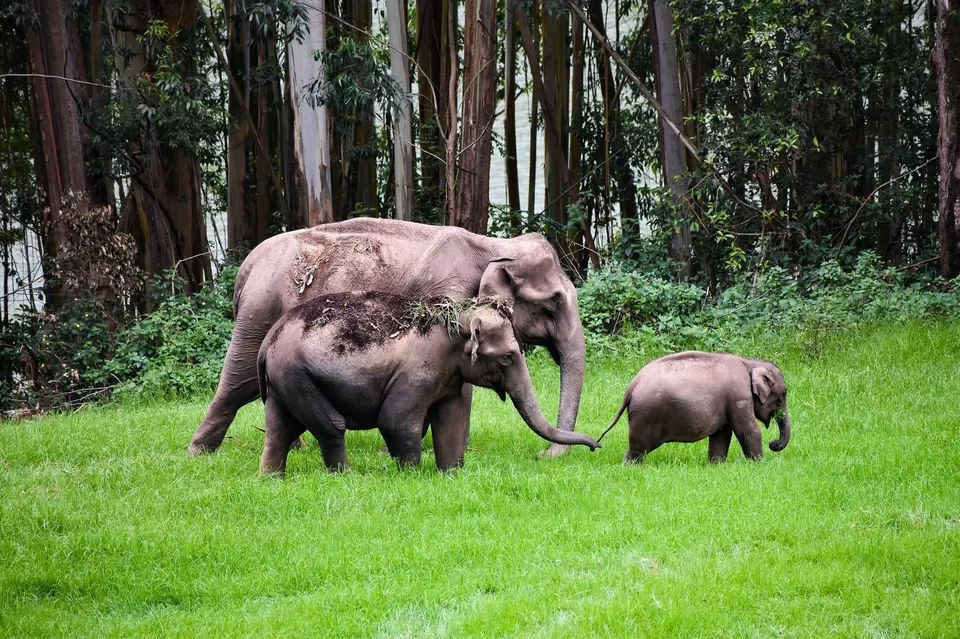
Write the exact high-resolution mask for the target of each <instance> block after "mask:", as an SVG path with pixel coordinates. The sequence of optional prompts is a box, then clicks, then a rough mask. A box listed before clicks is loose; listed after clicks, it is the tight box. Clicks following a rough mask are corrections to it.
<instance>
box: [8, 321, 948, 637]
mask: <svg viewBox="0 0 960 639" xmlns="http://www.w3.org/2000/svg"><path fill="white" fill-rule="evenodd" d="M744 354H749V355H759V356H763V355H767V356H773V357H774V358H775V359H777V360H778V363H779V364H780V365H781V366H782V368H783V370H784V373H785V375H786V377H787V383H788V385H789V386H790V407H791V414H792V417H793V424H794V436H793V440H792V441H791V443H790V446H789V447H788V448H787V449H786V450H785V451H784V452H782V453H780V454H779V455H775V454H773V453H771V452H770V451H769V449H766V450H765V456H764V459H763V461H762V462H759V463H748V462H746V461H744V460H743V457H742V454H741V451H740V448H739V445H738V444H737V443H736V441H734V443H733V445H732V446H731V455H730V461H729V462H728V463H726V464H724V465H720V466H712V465H708V464H707V462H706V442H705V441H704V442H700V443H698V444H672V445H666V446H664V447H661V448H660V449H658V450H657V451H655V452H654V453H652V454H651V455H650V457H648V459H647V461H646V462H645V463H644V464H643V465H642V466H635V467H621V466H620V458H621V456H622V455H623V452H624V449H625V446H626V437H627V427H626V421H625V420H624V422H623V423H622V424H621V425H620V426H619V427H618V428H617V429H616V430H614V431H613V432H612V433H611V434H610V435H609V436H608V437H607V438H606V439H605V440H604V442H603V444H604V445H603V448H602V449H601V450H598V451H597V452H595V453H592V454H591V453H590V452H589V451H587V450H586V449H575V450H574V451H573V452H572V453H571V454H569V455H567V456H566V457H564V458H561V459H558V460H553V461H541V460H538V459H537V454H536V453H537V451H538V450H540V449H541V448H543V447H544V446H543V444H542V443H541V442H540V441H539V440H538V439H537V438H536V437H535V436H534V435H533V434H532V433H531V432H530V431H529V430H528V429H527V428H526V427H525V426H524V425H523V424H522V422H521V421H520V419H519V417H518V416H517V415H516V413H515V411H514V410H513V408H512V406H511V405H510V404H509V403H507V404H501V403H500V402H499V400H497V398H496V396H495V395H494V394H493V393H492V392H490V391H479V392H478V393H477V397H476V400H475V403H474V413H473V424H474V426H473V434H472V439H471V446H472V447H473V449H472V450H471V451H470V452H469V453H468V458H467V464H466V468H464V469H463V470H462V471H461V472H459V473H457V474H455V475H450V476H445V475H441V474H439V473H438V472H437V470H436V467H435V465H434V463H433V457H432V455H427V456H425V460H424V463H423V465H422V467H421V468H419V469H417V470H413V471H403V472H401V471H398V470H397V469H396V468H395V467H394V465H393V463H392V461H391V460H390V458H389V457H388V456H386V455H385V454H382V453H380V452H379V448H380V446H381V440H380V438H379V436H378V435H377V433H376V432H375V431H372V432H366V433H350V434H349V435H348V437H347V447H348V451H349V453H350V457H351V461H352V463H353V467H354V469H353V471H352V472H350V473H347V474H343V475H331V474H328V473H327V472H326V471H325V470H324V468H323V464H322V461H321V458H320V454H319V450H318V449H317V448H316V444H315V443H313V442H311V444H310V445H309V446H308V447H307V448H306V449H304V450H300V451H296V452H294V453H293V454H292V455H291V459H290V463H289V466H288V477H287V479H286V480H277V479H263V478H258V477H257V475H256V470H257V462H258V459H259V453H260V447H261V445H262V442H263V435H262V433H261V432H260V431H259V430H257V428H256V426H258V425H261V424H262V420H263V417H262V407H261V406H260V405H259V404H253V405H251V406H249V407H247V408H245V409H244V410H243V411H242V412H241V414H240V417H239V418H238V421H237V422H236V423H235V424H234V427H233V428H232V429H231V431H230V435H232V436H235V437H236V439H228V440H227V441H226V442H225V444H224V446H223V448H222V449H221V452H219V453H218V454H216V455H212V456H207V457H204V458H201V459H189V458H187V457H186V456H185V455H184V453H183V451H184V449H185V447H186V444H187V442H188V440H189V439H190V436H191V434H192V433H193V430H194V428H195V426H196V425H197V423H198V421H199V420H200V418H201V416H202V414H203V411H204V409H205V408H206V403H205V402H206V400H207V399H208V398H200V399H197V400H196V401H182V402H163V403H161V402H157V403H153V404H141V405H136V404H125V405H119V406H118V405H114V406H106V407H102V408H87V409H84V410H82V411H80V412H79V413H77V414H74V415H70V416H51V417H47V418H45V419H41V420H37V421H24V422H19V423H2V424H0V636H2V637H13V636H36V637H48V636H103V635H109V636H131V635H184V636H194V635H206V636H214V635H218V636H219V635H230V636H237V635H244V636H247V635H261V636H280V635H290V636H292V635H294V634H297V635H306V636H319V637H503V636H520V637H573V636H576V637H590V636H601V637H602V636H610V637H624V636H650V637H665V636H670V637H695V636H728V637H730V636H733V637H753V636H756V637H773V636H789V637H826V636H836V637H909V636H919V637H960V437H958V436H960V392H958V391H960V388H958V384H960V381H958V380H960V325H950V324H935V323H931V324H922V325H910V326H901V327H889V328H885V329H880V330H875V331H869V332H863V333H848V334H844V335H841V336H836V337H834V338H832V339H831V340H830V341H829V342H827V343H826V344H825V345H824V347H823V350H822V352H821V354H820V356H819V357H817V358H816V359H813V358H811V357H810V356H809V354H808V353H804V352H800V351H799V350H798V349H778V348H773V349H771V350H767V351H762V350H758V351H755V352H751V353H744ZM643 361H645V360H642V361H641V360H640V359H639V358H638V357H633V358H624V357H622V356H621V355H619V354H617V353H614V352H611V351H606V352H605V353H604V356H603V358H600V357H595V358H594V359H593V360H592V361H591V362H590V364H589V365H588V379H587V381H586V384H585V388H584V399H583V403H582V407H581V412H580V420H579V423H578V430H582V431H585V432H588V433H591V434H593V435H595V436H596V435H598V434H599V433H600V431H601V430H602V429H603V428H604V427H605V425H606V423H607V422H608V421H609V419H610V418H611V417H612V415H613V414H614V413H615V412H616V409H617V407H618V406H619V403H620V400H621V399H622V393H623V389H624V386H625V385H626V383H627V382H628V381H629V380H630V379H631V377H632V376H633V374H634V373H635V372H636V370H637V369H638V368H639V366H640V365H641V364H642V363H643ZM532 370H533V374H534V375H535V380H534V381H535V384H536V387H537V389H538V391H539V397H540V400H541V403H542V404H543V405H544V409H545V412H547V414H548V417H551V418H552V416H553V415H555V414H556V401H557V380H558V372H557V369H556V367H555V366H553V365H552V364H550V363H548V361H547V360H546V359H545V358H543V357H542V356H537V357H534V358H533V362H532ZM776 430H777V429H776V427H775V426H774V427H772V428H771V429H770V430H769V431H765V432H764V441H765V442H767V441H769V440H770V439H773V438H774V437H776ZM428 443H429V442H428Z"/></svg>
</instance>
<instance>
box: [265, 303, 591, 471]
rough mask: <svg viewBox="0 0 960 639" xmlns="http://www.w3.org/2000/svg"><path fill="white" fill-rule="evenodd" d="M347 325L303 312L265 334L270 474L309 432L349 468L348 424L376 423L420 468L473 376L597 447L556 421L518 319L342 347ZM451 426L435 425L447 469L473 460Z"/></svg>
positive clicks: (331, 459) (565, 435)
mask: <svg viewBox="0 0 960 639" xmlns="http://www.w3.org/2000/svg"><path fill="white" fill-rule="evenodd" d="M357 299H361V298H359V297H358V298H357ZM362 299H363V300H364V301H363V304H364V305H365V308H370V306H372V305H376V304H381V300H380V299H378V298H377V297H375V296H374V297H371V296H369V295H368V296H365V297H363V298H362ZM314 315H316V313H314ZM366 323H367V322H366V321H364V324H365V325H366ZM339 330H340V328H339V327H338V326H337V323H336V321H335V320H334V321H332V322H330V323H328V324H318V323H317V321H316V318H315V317H312V316H310V315H309V314H307V315H306V316H304V315H303V313H298V311H297V310H294V311H293V312H291V313H290V314H288V315H285V316H284V317H282V318H281V319H280V320H279V321H278V322H276V324H275V325H274V327H273V328H272V329H271V331H270V333H269V334H268V335H267V338H266V339H265V340H264V342H263V346H262V347H261V348H260V353H259V357H258V372H259V386H260V396H261V398H262V399H263V401H264V411H265V415H266V420H265V421H266V424H265V426H266V441H265V442H264V449H263V456H262V457H261V460H260V472H262V473H275V472H276V473H283V472H284V471H285V468H286V460H287V453H288V452H289V450H290V446H291V444H293V442H294V441H295V440H296V439H297V438H298V437H299V436H300V434H301V433H303V432H304V431H307V430H309V431H310V432H311V433H312V434H313V435H314V437H316V438H317V441H319V442H320V449H321V451H322V453H323V460H324V463H325V464H326V465H327V468H328V469H329V470H332V471H336V470H342V469H345V468H348V467H349V462H348V461H347V454H346V449H345V447H344V435H345V433H346V431H347V430H364V429H370V428H379V429H380V432H381V434H382V435H383V438H384V439H385V440H386V442H387V447H388V449H389V451H390V454H391V455H392V456H393V457H395V458H396V459H397V460H398V462H399V463H400V464H401V465H402V466H416V465H417V464H419V463H420V455H421V436H422V431H423V425H424V423H425V421H426V420H427V419H428V418H429V419H431V420H432V418H433V416H434V415H435V414H436V413H437V412H439V411H442V410H443V407H444V405H445V404H448V403H450V402H458V401H461V400H462V397H463V390H462V387H463V385H464V384H465V383H470V384H475V385H477V386H483V387H486V388H492V389H494V390H495V391H497V393H498V394H499V395H500V397H501V398H502V399H505V394H506V395H509V396H510V399H511V400H512V401H513V404H514V406H515V407H516V408H517V411H518V412H519V413H520V415H521V417H523V419H524V421H525V422H526V423H527V425H528V426H529V427H530V428H531V429H532V430H533V431H534V432H535V433H537V434H538V435H540V436H541V437H543V438H545V439H547V440H548V441H552V442H556V443H560V444H564V445H571V444H584V445H586V446H589V447H590V449H591V450H593V449H595V448H596V447H597V443H596V442H595V441H594V440H593V439H592V438H590V437H588V436H587V435H584V434H582V433H575V432H569V431H563V430H558V429H556V428H554V427H553V426H551V425H550V424H549V422H547V420H546V418H545V417H544V416H543V414H542V413H541V412H540V407H539V405H538V404H537V399H536V396H535V395H534V391H533V384H532V383H531V381H530V374H529V372H528V371H527V366H526V361H525V360H524V358H523V354H522V353H521V351H520V344H519V343H518V342H517V340H516V338H515V337H514V331H513V326H512V325H511V323H510V321H509V320H507V319H506V318H504V317H503V316H502V315H501V314H500V313H499V312H497V311H496V310H493V309H491V308H489V307H481V308H479V309H476V310H475V311H468V312H464V313H462V314H461V315H460V326H459V334H458V335H456V336H455V337H451V336H450V335H448V334H447V331H446V329H445V328H444V327H442V326H440V325H433V326H431V327H429V329H428V330H427V332H425V333H423V332H421V331H419V330H418V329H411V330H408V331H407V332H405V333H402V334H399V335H397V336H395V337H392V338H390V339H386V340H384V341H383V343H381V344H369V345H367V346H365V347H363V348H346V349H343V348H341V349H340V352H338V350H337V344H338V341H340V342H342V341H343V338H342V336H338V331H339ZM449 426H455V425H438V424H436V423H434V426H433V442H434V451H435V453H436V458H437V467H438V468H439V469H440V470H449V469H452V468H456V467H458V466H460V465H462V463H463V448H462V446H461V435H460V433H459V432H457V431H456V429H455V428H453V429H450V428H448V427H449Z"/></svg>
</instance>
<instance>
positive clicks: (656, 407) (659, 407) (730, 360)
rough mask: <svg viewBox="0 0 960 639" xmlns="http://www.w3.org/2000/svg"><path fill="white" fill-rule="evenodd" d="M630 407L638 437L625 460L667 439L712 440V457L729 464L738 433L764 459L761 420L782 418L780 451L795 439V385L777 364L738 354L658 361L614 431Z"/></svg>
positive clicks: (630, 395)
mask: <svg viewBox="0 0 960 639" xmlns="http://www.w3.org/2000/svg"><path fill="white" fill-rule="evenodd" d="M625 410H626V411H629V421H630V440H629V447H628V449H627V452H626V454H625V455H624V457H623V463H624V464H627V463H631V462H642V461H643V459H644V457H646V455H647V453H649V452H650V451H652V450H654V449H655V448H657V447H658V446H660V445H661V444H664V443H667V442H696V441H700V440H701V439H704V438H705V437H709V438H710V445H709V452H708V459H709V460H710V461H711V462H722V461H725V460H726V458H727V452H728V451H729V450H730V436H731V435H736V436H737V440H738V441H739V442H740V446H741V448H742V449H743V454H744V456H745V457H746V458H747V459H760V458H761V457H763V442H762V441H761V438H760V429H759V428H758V427H757V420H760V422H762V423H763V425H764V426H765V427H769V426H770V420H771V418H773V417H774V416H776V420H777V425H778V426H779V427H780V438H779V439H776V440H774V441H771V442H770V450H772V451H774V452H779V451H781V450H783V449H784V448H786V446H787V443H788V442H789V441H790V413H789V412H788V411H787V384H786V382H785V381H784V379H783V373H782V372H781V371H780V369H779V368H777V366H776V365H775V364H773V363H772V362H768V361H766V360H762V359H748V358H744V357H739V356H737V355H732V354H730V353H704V352H700V351H686V352H683V353H676V354H674V355H667V356H665V357H661V358H660V359H654V360H651V361H649V362H647V364H646V365H645V366H644V367H643V368H642V369H640V372H639V373H637V375H636V377H634V378H633V380H632V381H631V382H630V384H628V385H627V390H626V393H625V394H624V397H623V403H622V404H621V405H620V410H619V412H618V413H617V415H616V417H614V418H613V421H612V422H610V425H609V426H608V427H607V429H606V430H605V431H603V433H602V434H601V435H600V437H599V438H597V442H600V441H601V440H602V439H603V437H604V435H606V434H607V433H608V432H610V429H611V428H613V427H614V426H615V425H616V423H617V422H618V421H620V417H621V416H622V415H623V412H624V411H625Z"/></svg>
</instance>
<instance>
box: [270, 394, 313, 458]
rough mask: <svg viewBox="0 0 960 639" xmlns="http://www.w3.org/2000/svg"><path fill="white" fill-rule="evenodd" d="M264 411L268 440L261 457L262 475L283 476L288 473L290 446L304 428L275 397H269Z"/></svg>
mask: <svg viewBox="0 0 960 639" xmlns="http://www.w3.org/2000/svg"><path fill="white" fill-rule="evenodd" d="M263 409H264V425H265V426H266V428H265V430H266V438H265V440H264V443H263V455H261V457H260V473H261V474H267V473H277V474H279V475H281V476H282V475H284V474H285V473H286V471H287V454H288V453H289V452H290V446H291V445H292V444H293V442H295V441H296V440H297V438H298V437H300V434H301V433H302V432H303V431H304V428H303V425H302V424H301V423H300V422H299V421H297V420H296V419H295V418H294V417H293V415H291V414H290V411H288V410H287V408H286V407H285V406H284V405H283V404H281V403H280V402H279V401H278V400H277V398H276V397H275V396H273V395H268V396H267V401H266V402H264V405H263Z"/></svg>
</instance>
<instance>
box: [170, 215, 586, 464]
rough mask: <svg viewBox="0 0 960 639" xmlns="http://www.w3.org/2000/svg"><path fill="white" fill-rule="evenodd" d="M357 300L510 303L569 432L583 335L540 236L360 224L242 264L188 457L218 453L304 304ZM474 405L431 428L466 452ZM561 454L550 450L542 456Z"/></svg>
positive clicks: (311, 232)
mask: <svg viewBox="0 0 960 639" xmlns="http://www.w3.org/2000/svg"><path fill="white" fill-rule="evenodd" d="M314 266H315V267H316V270H315V271H314V272H313V275H312V281H311V283H310V284H309V285H307V286H303V287H302V288H303V290H302V292H301V291H300V289H301V284H298V283H297V282H295V276H297V275H304V274H305V273H307V271H309V269H311V268H313V267H314ZM301 281H305V280H301ZM354 290H357V291H384V292H388V293H393V294H397V295H406V296H410V297H418V298H425V297H430V296H450V297H454V298H458V299H466V298H471V297H475V296H477V295H499V296H502V297H504V298H506V299H507V300H508V301H509V302H510V303H511V304H512V305H513V311H514V316H513V321H514V325H515V327H516V331H517V335H518V337H519V338H520V340H522V341H523V342H525V343H528V344H537V345H542V346H546V347H547V348H548V349H549V351H550V353H551V355H553V358H554V360H555V361H557V363H558V364H559V365H560V408H559V412H558V417H557V426H558V427H559V428H560V429H561V430H566V431H572V430H573V429H574V426H575V425H576V420H577V411H578V408H579V405H580V393H581V391H582V388H583V374H584V361H585V343H584V335H583V326H582V325H581V323H580V313H579V309H578V306H577V292H576V289H575V288H574V286H573V284H572V283H571V282H570V280H569V279H568V278H567V277H566V275H564V273H563V270H562V269H561V267H560V262H559V260H558V259H557V254H556V251H554V250H553V248H552V247H551V246H550V244H549V243H548V242H547V241H546V240H545V239H544V238H543V237H542V236H540V235H537V234H529V235H523V236H521V237H517V238H512V239H498V238H488V237H484V236H481V235H476V234H473V233H469V232H467V231H464V230H463V229H460V228H456V227H436V226H428V225H424V224H416V223H413V222H400V221H396V220H380V219H370V218H357V219H353V220H347V221H345V222H338V223H336V224H326V225H323V226H319V227H314V228H310V229H303V230H300V231H292V232H289V233H284V234H281V235H278V236H275V237H272V238H270V239H268V240H266V241H265V242H263V243H262V244H260V245H259V246H257V247H256V248H255V249H254V250H253V251H252V252H251V253H250V255H249V256H247V258H246V259H245V260H244V262H243V265H242V266H241V267H240V271H239V272H238V273H237V285H236V291H235V293H234V302H233V306H234V318H235V322H236V324H235V326H234V329H233V337H232V338H231V341H230V347H229V349H228V350H227V356H226V359H225V360H224V363H223V371H222V373H221V375H220V384H219V386H218V387H217V392H216V394H215V395H214V398H213V401H212V402H211V404H210V407H209V408H208V409H207V413H206V415H205V416H204V418H203V421H202V422H201V423H200V426H199V427H198V428H197V431H196V433H194V435H193V439H192V441H191V442H190V448H189V452H190V454H199V453H202V452H206V451H214V450H216V449H217V448H218V447H219V446H220V444H221V442H222V441H223V438H224V436H225V435H226V433H227V429H228V428H229V427H230V424H231V423H232V422H233V419H234V416H235V415H236V413H237V410H239V409H240V407H241V406H243V405H244V404H247V403H249V402H251V401H253V400H255V399H256V398H257V352H258V351H259V349H260V344H261V343H262V342H263V339H264V337H265V336H266V334H267V331H269V330H270V327H271V326H273V324H274V322H276V321H277V319H279V318H280V316H281V315H283V314H284V313H286V312H287V311H289V310H290V309H292V308H293V307H295V306H297V305H299V304H301V303H303V302H305V301H307V300H309V299H313V298H316V297H319V296H320V295H323V294H328V293H337V292H347V291H354ZM470 398H471V392H470V388H469V386H468V387H467V388H465V389H464V393H463V397H462V398H461V400H460V401H458V402H448V403H447V404H446V405H445V406H444V408H443V409H442V410H438V411H436V412H435V413H434V414H432V415H431V418H430V422H431V424H433V425H434V426H435V427H436V426H439V427H441V428H443V429H444V430H450V429H457V430H458V431H459V433H460V437H461V440H462V446H463V447H464V448H466V442H467V437H468V434H469V428H470ZM566 450H567V447H566V446H564V445H562V444H554V445H553V446H551V447H550V448H549V449H548V450H547V451H546V454H547V455H550V456H554V455H560V454H563V453H564V452H566Z"/></svg>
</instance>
